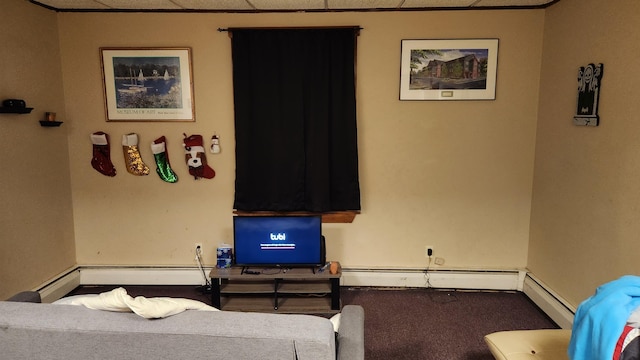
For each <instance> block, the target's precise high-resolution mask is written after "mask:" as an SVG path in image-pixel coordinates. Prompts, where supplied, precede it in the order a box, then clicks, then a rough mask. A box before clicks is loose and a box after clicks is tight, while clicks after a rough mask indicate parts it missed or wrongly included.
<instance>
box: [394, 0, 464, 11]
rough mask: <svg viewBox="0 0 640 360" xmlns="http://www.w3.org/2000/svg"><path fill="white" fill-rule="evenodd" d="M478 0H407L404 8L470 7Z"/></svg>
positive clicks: (403, 5)
mask: <svg viewBox="0 0 640 360" xmlns="http://www.w3.org/2000/svg"><path fill="white" fill-rule="evenodd" d="M476 1H477V0H405V2H404V3H403V4H402V8H403V9H408V8H430V7H435V8H447V7H468V6H471V5H472V4H473V3H474V2H476Z"/></svg>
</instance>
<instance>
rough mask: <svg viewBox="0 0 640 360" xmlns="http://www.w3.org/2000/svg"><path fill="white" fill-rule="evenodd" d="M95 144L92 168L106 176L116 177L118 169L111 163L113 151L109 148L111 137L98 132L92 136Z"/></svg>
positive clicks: (92, 141)
mask: <svg viewBox="0 0 640 360" xmlns="http://www.w3.org/2000/svg"><path fill="white" fill-rule="evenodd" d="M91 143H93V158H92V159H91V166H93V168H94V169H96V170H97V171H98V172H100V173H101V174H102V175H106V176H116V168H115V167H113V164H112V163H111V149H110V147H109V135H108V134H106V133H104V132H102V131H98V132H95V133H93V134H91Z"/></svg>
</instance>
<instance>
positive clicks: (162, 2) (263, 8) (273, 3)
mask: <svg viewBox="0 0 640 360" xmlns="http://www.w3.org/2000/svg"><path fill="white" fill-rule="evenodd" d="M27 1H30V2H32V3H34V4H37V5H40V6H44V7H46V8H49V9H51V10H56V11H87V12H89V11H91V12H96V11H97V12H111V11H162V12H275V11H310V12H324V11H394V10H396V11H399V10H442V9H455V10H475V9H496V8H506V9H514V8H515V9H531V8H545V7H547V6H549V5H551V4H553V3H555V2H557V1H559V0H27Z"/></svg>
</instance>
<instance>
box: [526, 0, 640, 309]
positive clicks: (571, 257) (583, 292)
mask: <svg viewBox="0 0 640 360" xmlns="http://www.w3.org/2000/svg"><path fill="white" fill-rule="evenodd" d="M639 20H640V3H638V2H637V1H634V0H620V1H615V2H603V1H598V0H562V1H560V2H559V3H557V4H555V5H553V6H552V7H550V8H549V9H548V10H547V12H546V18H545V33H544V48H543V54H544V56H543V67H542V73H541V74H542V75H541V95H540V107H539V121H538V135H537V147H536V162H535V180H534V193H533V204H532V220H531V239H530V245H529V260H528V267H529V268H530V269H531V270H532V271H533V273H535V274H536V275H537V276H539V277H540V278H541V279H543V281H544V282H546V283H547V284H548V285H549V286H551V287H552V288H553V289H555V290H556V291H557V292H558V293H559V294H560V295H561V296H564V297H565V298H567V300H569V301H570V302H571V303H572V304H573V305H578V304H579V303H580V302H581V301H582V300H584V299H585V298H586V297H588V296H590V295H592V294H593V291H594V290H595V288H596V286H598V285H600V284H602V283H604V282H607V281H610V280H613V279H615V278H617V277H619V276H621V275H623V274H638V272H639V270H640V266H639V265H638V264H639V262H638V260H637V254H638V253H640V241H638V234H639V233H640V222H639V221H638V217H639V216H640V208H639V205H638V204H639V200H640V182H639V180H638V179H639V178H640V146H639V142H638V137H637V134H639V133H640V122H638V114H637V109H636V104H637V102H638V99H640V88H638V86H637V78H638V76H637V71H636V68H637V62H638V59H639V58H640V47H638V42H639V40H640V29H639V28H638V26H637V24H638V21H639ZM591 62H593V63H603V64H604V77H603V79H602V93H601V97H600V100H601V102H600V111H599V113H600V117H601V125H600V126H599V127H579V126H574V125H572V116H573V115H574V114H575V112H576V110H575V107H576V96H577V90H576V88H577V83H576V78H577V72H578V68H579V67H580V66H584V65H587V64H589V63H591Z"/></svg>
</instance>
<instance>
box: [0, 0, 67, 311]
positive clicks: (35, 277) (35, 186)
mask: <svg viewBox="0 0 640 360" xmlns="http://www.w3.org/2000/svg"><path fill="white" fill-rule="evenodd" d="M0 44H2V50H0V67H1V68H0V84H1V85H0V99H2V100H4V99H9V98H18V99H23V100H25V101H26V102H27V106H29V107H33V108H35V109H34V110H33V112H32V113H31V114H28V115H15V114H0V154H2V155H1V156H0V169H2V171H1V172H0V199H2V204H1V206H0V299H4V298H6V297H8V296H10V295H12V294H13V293H15V292H18V291H21V290H28V289H32V288H33V287H35V286H38V285H39V284H42V283H43V282H45V281H46V280H48V279H49V278H51V277H53V276H55V275H57V274H58V273H60V272H62V271H64V270H65V269H67V268H69V267H72V266H73V265H75V247H74V236H73V213H72V210H71V188H70V178H69V156H68V149H67V131H68V130H69V127H68V125H67V123H66V122H65V124H63V125H62V127H60V128H43V127H40V124H39V123H38V121H39V120H42V119H43V118H44V112H45V111H54V112H57V113H58V116H59V117H60V119H61V120H63V121H66V119H65V112H64V97H63V96H62V73H61V69H60V51H59V45H58V28H57V17H56V14H55V13H54V12H52V11H49V10H46V9H44V8H41V7H35V6H34V5H32V4H29V3H28V2H26V1H24V0H5V1H3V2H2V12H0Z"/></svg>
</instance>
